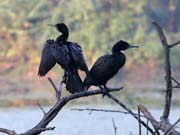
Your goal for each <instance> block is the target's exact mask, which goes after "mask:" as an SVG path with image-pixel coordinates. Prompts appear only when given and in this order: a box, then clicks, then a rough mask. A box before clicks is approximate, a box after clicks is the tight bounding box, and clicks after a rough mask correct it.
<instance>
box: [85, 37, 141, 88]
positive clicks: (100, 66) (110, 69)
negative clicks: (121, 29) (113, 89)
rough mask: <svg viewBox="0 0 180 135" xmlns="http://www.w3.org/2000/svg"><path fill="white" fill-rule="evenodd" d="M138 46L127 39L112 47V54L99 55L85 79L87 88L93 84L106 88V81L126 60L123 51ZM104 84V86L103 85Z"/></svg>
mask: <svg viewBox="0 0 180 135" xmlns="http://www.w3.org/2000/svg"><path fill="white" fill-rule="evenodd" d="M137 47H138V46H132V45H130V44H129V43H127V42H126V41H123V40H120V41H118V42H117V43H116V44H115V45H114V46H113V48H112V54H111V55H110V54H106V55H103V56H101V57H99V58H98V59H97V60H96V62H95V63H94V65H93V66H92V68H91V69H90V71H89V74H88V75H87V76H86V78H85V80H84V83H83V85H84V87H85V89H86V90H87V89H88V88H89V87H90V86H91V85H95V86H99V87H100V88H103V87H104V89H106V88H107V87H106V83H107V81H108V80H109V79H111V78H112V77H113V76H114V75H115V74H116V73H117V72H118V71H119V69H120V68H121V67H123V65H124V64H125V62H126V57H125V55H124V54H123V53H122V52H121V51H123V50H126V49H128V48H137ZM102 86H103V87H102Z"/></svg>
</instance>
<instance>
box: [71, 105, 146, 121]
mask: <svg viewBox="0 0 180 135" xmlns="http://www.w3.org/2000/svg"><path fill="white" fill-rule="evenodd" d="M71 110H75V111H89V112H90V114H91V113H92V112H113V113H122V114H130V113H129V112H127V111H119V110H107V109H93V108H84V109H80V108H71ZM134 115H136V116H138V114H136V113H134ZM140 116H141V117H144V118H146V119H149V118H147V117H146V116H144V115H140Z"/></svg>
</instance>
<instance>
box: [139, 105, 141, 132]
mask: <svg viewBox="0 0 180 135" xmlns="http://www.w3.org/2000/svg"><path fill="white" fill-rule="evenodd" d="M140 115H141V112H140V109H139V107H138V123H139V135H141V122H140V121H141V116H140Z"/></svg>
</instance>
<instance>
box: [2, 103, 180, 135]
mask: <svg viewBox="0 0 180 135" xmlns="http://www.w3.org/2000/svg"><path fill="white" fill-rule="evenodd" d="M71 108H102V109H114V110H117V109H119V107H117V106H109V105H106V106H74V107H68V108H65V109H63V110H62V111H61V112H60V113H59V114H58V116H57V117H56V118H55V119H54V120H53V121H52V122H51V123H50V124H49V126H55V127H56V128H55V130H53V131H47V132H43V133H41V135H100V134H103V135H114V131H113V126H112V118H114V120H115V123H116V126H117V127H118V129H117V132H118V134H122V135H129V134H130V133H133V134H138V123H137V121H136V120H134V118H133V117H132V116H130V115H125V114H120V113H105V112H93V113H91V114H89V112H88V111H72V110H71ZM48 109H49V107H46V108H45V110H48ZM151 112H152V114H153V115H154V116H155V117H156V118H159V117H160V116H161V113H162V110H152V111H151ZM42 117H43V114H42V112H41V111H40V109H39V108H37V107H30V108H26V109H18V108H13V109H12V108H11V109H1V110H0V127H1V128H8V129H12V130H15V131H16V132H17V133H21V132H23V131H26V130H28V129H30V128H32V127H33V126H34V125H35V124H37V123H38V122H39V120H40V119H41V118H42ZM179 117H180V109H174V110H173V111H172V112H171V121H172V122H175V121H176V120H177V119H178V118H179ZM178 130H180V129H178ZM144 132H145V131H144ZM0 135H4V134H2V133H0Z"/></svg>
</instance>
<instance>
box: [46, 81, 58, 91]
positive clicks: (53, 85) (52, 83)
mask: <svg viewBox="0 0 180 135" xmlns="http://www.w3.org/2000/svg"><path fill="white" fill-rule="evenodd" d="M48 80H49V82H50V83H51V85H52V87H53V88H54V90H55V92H58V89H57V87H56V85H55V84H54V82H53V80H52V79H51V78H50V77H48Z"/></svg>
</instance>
